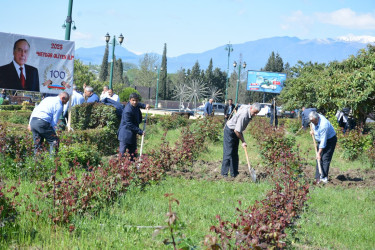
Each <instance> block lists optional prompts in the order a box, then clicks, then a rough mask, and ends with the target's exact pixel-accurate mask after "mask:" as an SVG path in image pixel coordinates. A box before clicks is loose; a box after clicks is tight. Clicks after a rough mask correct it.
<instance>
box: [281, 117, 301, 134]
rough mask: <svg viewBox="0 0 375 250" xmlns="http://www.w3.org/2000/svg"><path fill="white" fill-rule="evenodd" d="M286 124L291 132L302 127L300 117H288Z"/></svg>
mask: <svg viewBox="0 0 375 250" xmlns="http://www.w3.org/2000/svg"><path fill="white" fill-rule="evenodd" d="M284 126H285V128H286V130H288V131H289V132H290V133H293V134H295V133H296V132H297V131H298V130H299V129H300V128H301V121H300V120H299V119H286V120H285V123H284Z"/></svg>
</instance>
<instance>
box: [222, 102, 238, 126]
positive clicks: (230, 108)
mask: <svg viewBox="0 0 375 250" xmlns="http://www.w3.org/2000/svg"><path fill="white" fill-rule="evenodd" d="M236 111H237V110H236ZM234 112H235V106H234V104H233V100H232V99H229V100H228V104H227V105H225V107H224V122H225V123H227V121H228V120H229V119H230V118H232V116H233V115H234Z"/></svg>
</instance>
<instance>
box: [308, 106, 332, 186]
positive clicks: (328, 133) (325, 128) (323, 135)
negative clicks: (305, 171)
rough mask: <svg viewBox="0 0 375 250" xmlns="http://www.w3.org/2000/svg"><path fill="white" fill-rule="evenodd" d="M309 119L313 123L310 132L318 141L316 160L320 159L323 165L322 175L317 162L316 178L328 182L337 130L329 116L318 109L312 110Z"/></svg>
mask: <svg viewBox="0 0 375 250" xmlns="http://www.w3.org/2000/svg"><path fill="white" fill-rule="evenodd" d="M309 119H310V122H311V124H312V125H311V128H312V130H311V131H310V134H311V135H314V137H315V140H316V142H317V154H316V160H317V161H320V166H321V167H322V174H321V176H320V175H319V168H318V162H317V164H316V171H315V179H317V181H318V182H320V181H321V182H324V183H327V182H328V172H329V165H330V164H331V160H332V156H333V153H334V152H335V147H336V143H337V137H336V132H335V129H334V128H333V126H332V124H331V123H330V122H329V121H328V120H327V118H325V117H324V116H323V115H320V114H318V113H317V112H316V111H312V112H310V114H309Z"/></svg>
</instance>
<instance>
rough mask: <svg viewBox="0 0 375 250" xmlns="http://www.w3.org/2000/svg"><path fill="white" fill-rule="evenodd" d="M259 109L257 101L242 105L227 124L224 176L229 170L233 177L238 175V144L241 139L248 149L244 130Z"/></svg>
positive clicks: (244, 146)
mask: <svg viewBox="0 0 375 250" xmlns="http://www.w3.org/2000/svg"><path fill="white" fill-rule="evenodd" d="M259 111H260V104H259V103H257V102H256V103H253V104H252V105H242V106H241V107H240V108H239V109H238V111H237V113H236V114H235V115H233V117H232V119H230V120H229V121H228V122H227V124H226V125H225V128H224V151H223V163H222V166H221V175H222V176H224V177H227V176H228V172H229V170H230V175H231V176H232V177H236V176H237V175H238V159H239V158H238V144H239V141H240V140H241V142H242V147H243V148H244V149H246V147H247V144H246V142H245V139H244V136H243V131H244V130H245V129H246V127H247V125H248V124H249V122H250V121H251V119H252V118H253V117H254V116H256V115H257V114H258V113H259Z"/></svg>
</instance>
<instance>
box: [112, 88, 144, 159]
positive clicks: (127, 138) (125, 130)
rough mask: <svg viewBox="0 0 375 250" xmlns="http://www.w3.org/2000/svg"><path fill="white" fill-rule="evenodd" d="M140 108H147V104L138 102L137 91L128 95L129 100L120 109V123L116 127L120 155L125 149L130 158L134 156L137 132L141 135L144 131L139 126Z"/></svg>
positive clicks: (140, 119)
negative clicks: (121, 109)
mask: <svg viewBox="0 0 375 250" xmlns="http://www.w3.org/2000/svg"><path fill="white" fill-rule="evenodd" d="M140 108H143V109H144V108H145V109H149V108H150V105H149V104H147V105H146V104H143V103H140V102H139V96H138V94H137V93H132V94H130V96H129V102H128V103H127V104H126V106H125V108H124V110H123V111H122V117H121V123H120V127H119V129H118V137H117V138H118V140H119V141H120V155H121V156H122V155H123V154H124V153H125V152H126V151H127V150H128V153H129V154H130V157H131V159H133V158H134V156H135V151H136V150H137V134H138V135H143V134H144V131H143V130H141V129H140V128H139V124H140V123H141V121H142V112H141V110H140Z"/></svg>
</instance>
